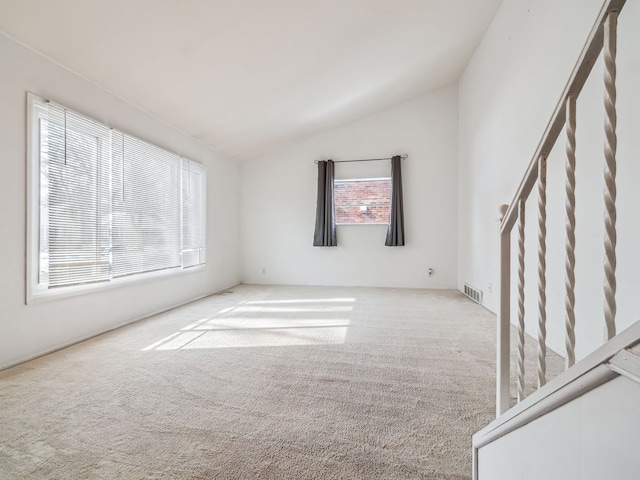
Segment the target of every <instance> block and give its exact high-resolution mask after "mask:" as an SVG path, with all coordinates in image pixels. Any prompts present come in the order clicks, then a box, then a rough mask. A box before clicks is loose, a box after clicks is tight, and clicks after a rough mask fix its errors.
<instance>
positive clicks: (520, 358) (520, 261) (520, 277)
mask: <svg viewBox="0 0 640 480" xmlns="http://www.w3.org/2000/svg"><path fill="white" fill-rule="evenodd" d="M524 207H525V201H524V200H520V201H519V202H518V385H517V395H518V402H521V401H522V400H523V399H524Z"/></svg>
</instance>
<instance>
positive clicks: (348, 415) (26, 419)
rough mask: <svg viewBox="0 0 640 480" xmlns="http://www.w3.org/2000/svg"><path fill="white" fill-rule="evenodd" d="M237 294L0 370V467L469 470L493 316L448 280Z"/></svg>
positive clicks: (435, 474) (124, 472)
mask: <svg viewBox="0 0 640 480" xmlns="http://www.w3.org/2000/svg"><path fill="white" fill-rule="evenodd" d="M232 290H233V293H226V294H223V295H216V296H212V297H209V298H206V299H204V300H201V301H198V302H195V303H192V304H190V305H187V306H185V307H181V308H179V309H175V310H172V311H170V312H167V313H164V314H161V315H157V316H155V317H152V318H149V319H147V320H144V321H141V322H138V323H136V324H133V325H131V326H128V327H125V328H122V329H119V330H117V331H114V332H112V333H109V334H106V335H102V336H100V337H97V338H95V339H93V340H90V341H87V342H83V343H81V344H78V345H76V346H73V347H70V348H67V349H65V350H61V351H59V352H57V353H54V354H51V355H48V356H46V357H43V358H40V359H37V360H34V361H31V362H28V363H25V364H23V365H20V366H18V367H14V368H12V369H9V370H5V371H3V372H0V429H1V435H0V478H2V479H5V478H6V479H23V478H34V479H54V478H55V479H93V478H105V479H118V478H122V479H158V478H163V479H164V478H176V479H187V478H196V479H197V478H199V479H238V480H250V479H294V480H304V479H367V480H372V479H385V480H393V479H403V480H404V479H468V478H470V476H471V435H472V434H473V433H474V432H476V431H477V430H479V429H480V428H482V427H484V426H485V425H486V424H487V423H489V422H490V421H491V420H492V419H493V417H494V384H495V379H494V375H495V373H494V365H495V316H494V315H492V314H490V313H489V312H488V311H486V310H484V309H483V308H481V307H480V306H478V305H476V304H474V303H472V302H471V301H469V300H467V299H466V298H465V297H464V296H462V295H461V294H460V293H458V292H456V291H433V290H401V289H374V288H336V287H264V286H251V285H242V286H238V287H236V288H234V289H232ZM88 321H90V319H88ZM529 371H533V370H529Z"/></svg>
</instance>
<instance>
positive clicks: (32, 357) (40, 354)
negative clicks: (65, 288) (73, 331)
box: [0, 285, 236, 371]
mask: <svg viewBox="0 0 640 480" xmlns="http://www.w3.org/2000/svg"><path fill="white" fill-rule="evenodd" d="M234 286H236V285H233V286H231V287H226V288H223V289H221V290H216V291H214V292H211V293H205V294H204V295H199V296H197V297H194V298H191V299H189V300H185V301H184V302H178V303H176V304H174V305H170V306H168V307H163V308H160V309H158V310H154V311H152V312H150V313H146V314H144V315H141V316H139V317H135V318H133V319H131V320H127V321H126V322H122V323H119V324H117V325H114V326H111V327H108V328H105V329H103V330H100V331H98V332H96V333H92V334H90V335H86V336H84V337H80V338H78V339H76V340H72V341H70V342H67V343H64V344H62V345H58V346H55V347H52V348H48V349H46V350H43V351H41V352H38V353H35V354H33V355H29V356H27V357H24V358H21V359H19V360H16V361H15V362H11V363H7V364H5V365H0V371H2V370H7V369H9V368H11V367H15V366H17V365H20V364H21V363H25V362H29V361H31V360H35V359H36V358H40V357H44V356H45V355H49V354H50V353H54V352H57V351H59V350H63V349H65V348H67V347H70V346H72V345H76V344H77V343H82V342H85V341H87V340H90V339H92V338H95V337H98V336H100V335H103V334H105V333H109V332H112V331H114V330H117V329H118V328H122V327H126V326H127V325H131V324H132V323H136V322H139V321H140V320H144V319H145V318H149V317H153V316H154V315H158V314H160V313H164V312H168V311H169V310H173V309H174V308H178V307H182V306H183V305H187V304H189V303H192V302H196V301H198V300H202V299H203V298H206V297H210V296H212V295H216V294H218V293H220V292H224V291H225V290H229V289H230V288H233V287H234Z"/></svg>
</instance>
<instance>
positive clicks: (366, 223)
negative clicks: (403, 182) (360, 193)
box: [333, 175, 391, 226]
mask: <svg viewBox="0 0 640 480" xmlns="http://www.w3.org/2000/svg"><path fill="white" fill-rule="evenodd" d="M372 180H388V181H389V182H390V185H389V218H388V219H387V221H386V222H385V223H372V222H362V223H340V222H338V218H337V215H335V217H336V226H343V225H358V226H360V225H378V226H379V225H383V226H388V225H389V222H390V221H391V175H389V176H384V177H357V178H334V180H333V207H334V210H335V209H336V208H337V206H338V205H337V203H336V182H367V181H372Z"/></svg>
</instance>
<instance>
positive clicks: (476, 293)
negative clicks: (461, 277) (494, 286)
mask: <svg viewBox="0 0 640 480" xmlns="http://www.w3.org/2000/svg"><path fill="white" fill-rule="evenodd" d="M464 294H465V295H466V296H467V297H469V298H470V299H471V300H473V301H474V302H476V303H479V304H480V305H482V290H478V289H477V288H475V287H472V286H471V285H469V284H468V283H465V284H464Z"/></svg>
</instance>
